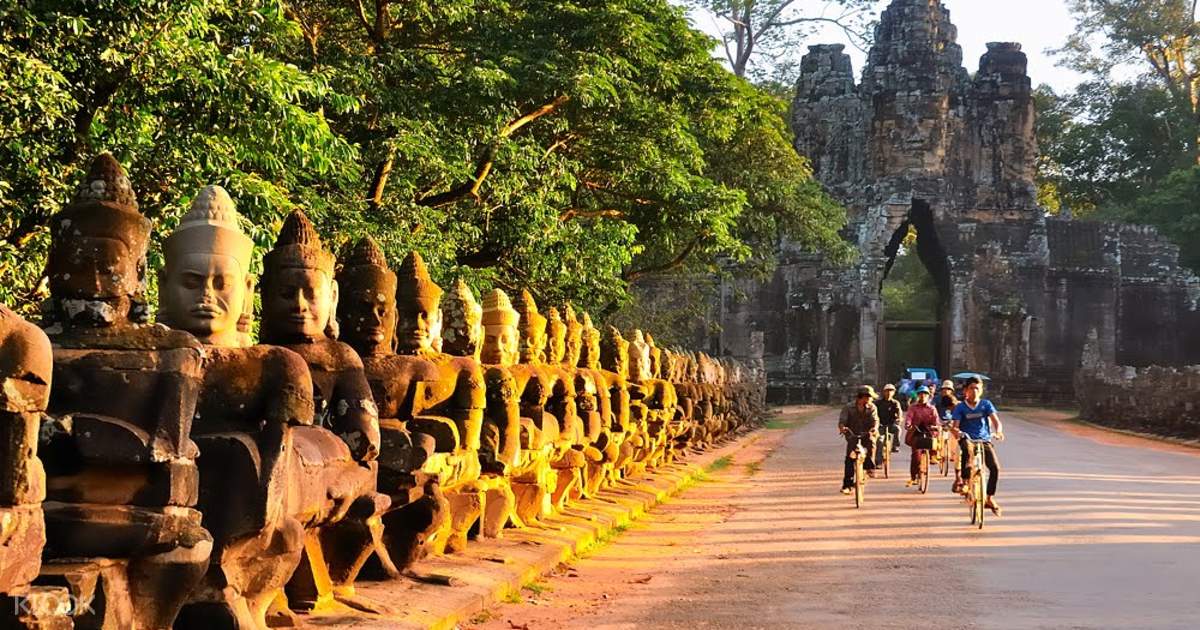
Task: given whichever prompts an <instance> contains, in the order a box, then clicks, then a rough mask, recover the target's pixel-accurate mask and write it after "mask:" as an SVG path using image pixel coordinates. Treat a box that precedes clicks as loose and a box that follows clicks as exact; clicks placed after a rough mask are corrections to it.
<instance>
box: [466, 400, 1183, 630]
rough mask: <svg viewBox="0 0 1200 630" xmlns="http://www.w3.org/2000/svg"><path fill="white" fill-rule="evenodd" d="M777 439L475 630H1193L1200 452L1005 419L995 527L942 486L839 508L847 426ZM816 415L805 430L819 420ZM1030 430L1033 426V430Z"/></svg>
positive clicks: (846, 500) (780, 433) (846, 501)
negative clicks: (980, 527) (970, 519)
mask: <svg viewBox="0 0 1200 630" xmlns="http://www.w3.org/2000/svg"><path fill="white" fill-rule="evenodd" d="M797 411H798V410H796V409H789V410H785V415H784V417H783V418H784V420H785V422H778V421H777V422H775V423H773V425H772V426H773V427H775V428H773V429H768V430H766V431H763V432H762V437H761V438H760V439H758V440H756V441H755V442H754V443H752V444H751V445H750V446H749V447H747V448H746V449H745V450H743V451H741V452H740V453H738V454H737V455H735V456H734V458H733V460H732V461H731V462H730V463H729V465H728V466H725V467H724V468H721V469H719V470H713V471H711V472H710V473H709V475H708V476H709V480H708V481H706V482H702V483H700V484H697V485H696V486H694V487H693V488H691V489H689V490H688V491H687V492H685V493H684V494H683V495H681V496H680V497H678V498H676V499H674V500H672V501H671V502H669V503H667V504H665V505H662V506H660V507H659V508H658V509H656V510H655V511H654V512H653V513H651V514H650V515H648V516H647V517H646V518H645V519H643V520H642V521H640V522H639V523H638V524H636V525H635V526H634V527H632V528H630V529H629V530H628V531H627V532H625V533H623V534H622V535H620V536H619V537H617V538H616V539H615V540H613V541H612V542H611V543H610V544H608V545H607V546H604V547H602V548H599V549H598V550H596V551H595V552H594V553H593V554H592V555H590V556H589V557H587V558H585V559H583V560H580V561H578V562H576V563H575V564H573V565H572V566H569V567H568V566H562V567H560V570H559V571H558V572H557V573H556V574H555V575H554V576H552V577H550V578H548V579H546V580H544V581H542V582H539V583H538V584H535V585H532V588H527V589H526V590H525V591H524V592H523V598H522V599H521V601H520V602H518V603H507V604H503V605H500V606H498V607H496V608H494V609H492V610H490V611H488V612H486V613H484V614H482V615H480V616H479V617H477V618H476V620H475V623H473V624H472V625H470V626H469V627H472V628H481V629H485V628H486V629H496V628H499V629H509V628H527V629H530V630H540V629H543V628H547V629H548V628H841V627H849V626H856V627H864V628H913V627H918V626H927V627H936V628H1114V627H1121V628H1195V627H1197V625H1198V623H1200V622H1198V621H1197V619H1200V595H1197V588H1198V587H1200V451H1196V450H1187V449H1183V448H1180V447H1177V446H1171V445H1164V444H1162V443H1159V442H1154V441H1149V440H1142V439H1138V438H1132V437H1128V436H1114V435H1113V434H1110V433H1107V432H1104V431H1098V430H1095V429H1090V428H1087V427H1080V426H1079V425H1073V424H1070V423H1065V422H1063V421H1062V420H1064V418H1059V417H1057V416H1054V415H1047V414H1041V415H1040V416H1039V417H1038V418H1037V419H1036V421H1033V422H1031V421H1026V420H1022V419H1020V418H1019V417H1018V416H1016V415H1014V414H1007V415H1006V416H1005V421H1006V433H1007V434H1008V438H1009V439H1008V441H1007V442H1005V443H1004V444H1003V445H1002V446H1001V450H1000V457H1001V463H1002V465H1003V473H1002V476H1001V477H1002V480H1001V486H1000V493H999V497H1000V498H1001V500H1002V504H1003V506H1004V510H1005V512H1004V516H1003V518H998V519H997V518H992V519H989V521H988V526H987V529H985V530H984V531H982V532H981V531H977V530H975V529H973V528H970V527H968V523H967V510H966V508H965V506H963V504H962V503H961V502H960V501H959V500H957V499H956V498H955V497H953V496H952V495H951V494H950V492H949V482H948V481H946V480H944V479H943V478H938V479H937V480H936V481H935V482H934V483H933V484H931V488H930V493H929V494H928V495H925V496H921V495H918V494H916V493H915V491H914V490H907V489H905V488H904V480H903V477H904V475H903V474H900V475H895V474H894V475H893V478H892V479H890V480H877V481H874V482H872V483H871V484H870V486H869V487H868V490H867V504H866V505H865V506H864V508H863V509H861V510H856V509H854V507H853V502H852V500H851V498H850V497H844V496H842V495H840V494H838V492H837V489H838V487H839V485H840V484H839V482H840V475H841V472H840V464H841V450H840V449H841V446H840V444H841V442H840V441H839V438H838V437H837V436H836V435H835V433H834V431H833V426H834V424H835V420H836V414H835V413H834V412H833V411H825V412H821V413H820V414H819V415H818V416H817V417H816V418H815V419H813V420H812V421H811V422H807V423H804V422H803V421H802V420H801V421H796V422H794V423H789V422H786V420H795V419H797V418H798V414H797ZM809 415H811V413H810V414H809ZM1031 415H1034V414H1031Z"/></svg>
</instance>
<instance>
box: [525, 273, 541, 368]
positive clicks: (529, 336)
mask: <svg viewBox="0 0 1200 630" xmlns="http://www.w3.org/2000/svg"><path fill="white" fill-rule="evenodd" d="M520 315H521V363H543V362H545V360H546V318H545V317H542V315H541V313H538V309H537V302H534V301H533V294H532V293H530V292H529V290H528V289H526V290H524V291H521V310H520Z"/></svg>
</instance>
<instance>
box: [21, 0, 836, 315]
mask: <svg viewBox="0 0 1200 630" xmlns="http://www.w3.org/2000/svg"><path fill="white" fill-rule="evenodd" d="M712 45H713V42H712V40H711V39H710V38H708V37H706V36H704V35H703V34H701V33H699V32H697V31H695V30H693V29H692V28H690V26H689V25H688V23H687V21H686V19H685V17H684V15H683V12H682V10H681V9H679V8H676V7H672V6H671V5H669V4H668V3H667V2H666V0H612V1H604V0H564V1H562V2H556V3H552V4H548V3H545V2H540V1H535V0H405V1H403V2H401V1H399V0H374V1H373V2H370V3H364V2H360V1H359V0H287V1H285V0H53V1H52V0H30V1H29V2H25V3H21V4H20V5H19V6H16V7H12V6H7V7H6V8H3V9H0V70H4V72H3V73H0V122H4V123H9V121H11V124H10V125H6V126H5V127H4V128H3V129H0V139H2V140H3V141H4V142H3V143H0V208H3V209H4V210H5V215H4V217H3V218H2V219H0V222H2V223H0V230H3V233H0V238H2V239H3V242H4V243H5V245H3V249H2V250H0V264H4V265H6V266H5V274H6V279H7V278H8V274H9V273H11V274H13V277H14V279H15V281H14V282H11V283H10V282H7V281H6V282H5V283H4V285H3V288H0V298H2V299H5V300H6V301H9V302H13V301H16V302H21V303H24V304H26V305H29V304H32V303H33V302H34V301H36V297H37V294H38V286H39V278H40V272H41V269H40V264H41V261H42V254H41V250H44V247H45V241H46V230H45V223H46V219H47V218H48V217H49V216H50V215H51V214H52V213H53V212H55V211H56V210H57V209H58V207H59V206H60V205H61V204H62V203H64V202H65V201H66V200H68V199H69V198H70V196H71V185H72V183H73V182H74V181H76V180H77V179H78V177H79V170H80V169H81V167H82V166H83V165H84V164H85V161H86V160H87V159H88V158H89V157H90V156H91V155H92V154H94V153H95V152H97V151H99V150H104V149H107V150H111V151H113V152H114V153H115V154H116V155H117V157H118V159H120V160H121V161H122V162H123V163H125V164H126V165H128V167H129V171H130V174H131V176H132V177H133V179H134V185H135V188H136V190H137V191H138V193H139V196H140V198H141V201H142V206H143V210H144V211H145V212H146V214H147V215H148V216H150V217H151V218H152V219H153V220H155V221H156V222H157V223H158V225H157V230H156V233H157V234H160V235H161V234H165V233H167V232H168V230H169V229H170V228H171V227H172V226H173V224H174V222H175V220H176V219H177V217H178V216H179V214H180V212H181V211H182V209H183V208H184V206H185V204H186V201H187V200H188V199H189V198H190V197H191V196H192V195H193V194H194V193H195V191H196V190H198V189H199V188H200V186H202V185H203V184H206V183H220V184H223V185H225V186H226V187H227V188H230V190H231V192H232V193H233V194H234V196H235V199H237V201H238V202H239V206H240V208H241V209H242V210H243V213H244V214H245V215H246V216H247V218H248V219H249V222H250V223H251V224H252V225H250V226H249V227H250V229H252V230H253V233H254V235H255V237H256V238H257V240H258V241H259V243H260V244H261V245H263V246H265V245H268V244H269V243H270V241H271V240H272V235H273V234H274V232H275V228H276V227H277V225H276V224H277V222H278V220H279V218H280V217H281V216H282V215H283V214H284V213H285V212H287V211H289V210H290V209H292V208H293V207H304V208H306V209H307V210H308V211H309V212H310V214H311V215H312V216H313V218H314V220H315V221H316V222H317V223H318V226H319V227H320V228H322V230H323V233H324V234H326V235H327V237H328V240H329V242H330V244H331V246H334V247H337V246H340V245H341V244H343V243H344V242H346V241H348V240H350V239H352V238H355V237H357V236H358V235H360V234H363V233H372V234H374V235H375V236H376V237H377V238H378V239H379V240H380V241H381V243H382V244H383V245H384V247H385V249H386V250H387V251H388V252H389V254H390V255H391V256H392V258H393V260H394V261H398V260H399V259H400V258H401V257H402V256H403V254H404V253H405V252H407V251H408V250H409V249H417V250H420V251H422V253H424V254H426V257H427V258H428V259H429V260H430V262H431V267H432V268H433V269H434V270H435V273H437V274H439V275H440V276H441V279H443V280H445V279H449V278H450V277H452V276H454V275H461V276H465V277H467V278H468V279H469V280H470V281H471V282H473V283H474V284H475V285H476V286H477V288H481V289H482V288H487V287H490V286H501V287H506V288H516V287H529V288H531V289H533V290H535V291H536V293H537V294H538V297H539V298H541V299H543V300H548V301H551V302H555V301H559V300H563V299H572V300H575V301H576V302H579V303H580V304H581V305H583V306H585V307H588V308H591V309H608V308H611V307H613V306H615V305H619V304H623V303H626V302H627V301H628V300H629V299H630V298H629V296H630V293H629V283H630V282H633V281H637V280H639V279H644V278H648V277H652V276H655V275H659V274H667V273H676V272H680V273H694V272H697V271H699V272H707V271H712V270H713V269H715V268H716V264H717V263H716V261H718V260H721V261H753V262H755V266H756V267H760V268H761V267H765V266H766V264H767V262H766V261H769V258H770V257H769V253H770V251H771V250H772V249H773V247H774V244H775V242H776V241H777V240H778V239H779V238H781V237H787V238H789V239H792V240H798V241H800V242H803V243H806V244H809V245H810V246H812V247H813V248H824V249H830V250H831V251H834V252H835V253H836V252H837V251H839V250H838V247H839V246H840V241H839V239H838V238H837V230H838V229H839V228H840V227H841V225H842V223H843V221H844V219H843V214H842V211H841V210H840V208H838V207H837V206H836V204H834V203H832V202H831V201H830V200H829V199H828V198H827V197H826V196H825V195H824V194H823V193H822V192H821V191H820V189H819V188H818V187H817V186H816V184H815V183H814V182H813V181H812V177H811V173H810V171H809V169H808V166H807V164H806V163H805V161H804V160H803V159H802V158H800V157H799V156H797V155H795V153H794V152H793V151H792V150H791V147H790V140H789V138H788V134H787V132H786V128H785V126H784V124H783V123H782V117H781V116H780V111H781V109H780V107H781V105H780V102H779V101H778V100H775V99H773V98H771V97H769V96H767V95H765V94H763V93H762V92H760V91H759V90H757V89H756V88H754V87H752V86H750V85H749V84H748V83H746V82H745V81H743V80H741V79H739V78H737V77H735V76H733V75H732V74H731V73H729V72H728V71H726V70H724V69H723V68H722V67H721V66H720V65H719V64H718V63H717V62H716V61H714V60H713V59H711V57H710V54H709V51H710V50H711V48H712ZM39 88H40V89H39ZM735 158H736V159H735ZM39 248H40V249H39Z"/></svg>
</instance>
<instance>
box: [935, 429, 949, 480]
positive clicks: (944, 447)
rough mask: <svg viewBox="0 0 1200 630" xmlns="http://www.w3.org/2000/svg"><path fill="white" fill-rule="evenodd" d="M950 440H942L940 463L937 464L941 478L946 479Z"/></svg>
mask: <svg viewBox="0 0 1200 630" xmlns="http://www.w3.org/2000/svg"><path fill="white" fill-rule="evenodd" d="M950 450H951V449H950V438H947V437H943V438H942V461H940V462H938V466H940V467H941V471H942V476H943V477H946V476H948V475H949V474H950Z"/></svg>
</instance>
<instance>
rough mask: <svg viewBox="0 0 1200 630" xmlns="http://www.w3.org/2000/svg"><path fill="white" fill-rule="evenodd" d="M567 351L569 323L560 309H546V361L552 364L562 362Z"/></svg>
mask: <svg viewBox="0 0 1200 630" xmlns="http://www.w3.org/2000/svg"><path fill="white" fill-rule="evenodd" d="M566 353H567V325H566V324H565V323H564V322H563V320H562V316H560V315H559V314H558V309H557V308H554V307H550V310H549V311H546V362H547V363H549V364H551V365H557V364H559V363H562V360H563V356H564V355H565V354H566Z"/></svg>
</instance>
